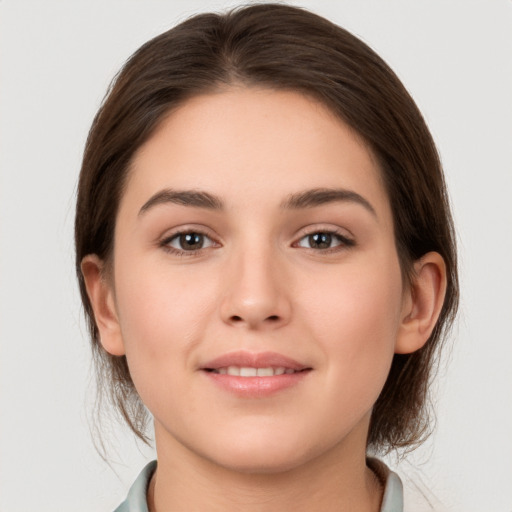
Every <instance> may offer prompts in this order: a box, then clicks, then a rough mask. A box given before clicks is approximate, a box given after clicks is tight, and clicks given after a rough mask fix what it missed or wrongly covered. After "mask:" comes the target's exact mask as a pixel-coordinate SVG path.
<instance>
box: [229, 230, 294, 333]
mask: <svg viewBox="0 0 512 512" xmlns="http://www.w3.org/2000/svg"><path fill="white" fill-rule="evenodd" d="M282 267H283V265H282V264H281V262H280V258H279V254H278V251H277V249H276V248H274V247H273V246H272V244H271V243H269V242H268V240H267V241H266V243H262V242H261V241H260V242H257V240H256V237H255V239H253V240H252V241H250V242H247V243H245V244H240V247H238V248H236V249H234V250H233V253H232V255H231V258H230V264H229V266H228V270H227V275H226V279H225V283H226V290H225V296H224V300H223V304H222V306H221V309H222V316H223V320H224V321H225V322H228V323H230V324H237V325H245V326H247V327H249V328H252V329H256V328H261V327H263V326H270V325H272V326H277V325H283V324H284V323H286V322H287V321H288V319H289V316H290V312H291V305H290V302H289V300H288V293H287V289H286V286H284V284H285V283H284V281H283V280H284V279H285V274H284V272H283V270H284V269H283V268H282Z"/></svg>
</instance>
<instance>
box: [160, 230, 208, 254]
mask: <svg viewBox="0 0 512 512" xmlns="http://www.w3.org/2000/svg"><path fill="white" fill-rule="evenodd" d="M165 245H167V246H169V247H172V248H173V249H176V250H177V251H198V250H200V249H204V248H206V247H211V246H212V245H213V242H212V240H211V239H210V238H209V237H207V236H206V235H203V234H202V233H196V232H193V231H191V232H189V233H179V234H177V235H175V236H173V237H172V238H171V239H170V240H169V241H167V242H166V244H165Z"/></svg>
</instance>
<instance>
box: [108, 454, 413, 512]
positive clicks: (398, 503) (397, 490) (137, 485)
mask: <svg viewBox="0 0 512 512" xmlns="http://www.w3.org/2000/svg"><path fill="white" fill-rule="evenodd" d="M367 464H368V467H369V468H370V469H371V470H372V471H373V472H374V473H375V474H376V475H377V477H378V478H379V480H380V481H381V482H382V483H383V485H384V496H383V498H382V505H381V508H380V512H403V509H404V505H403V501H404V500H403V487H402V481H401V480H400V477H399V476H398V475H397V474H396V473H394V472H393V471H391V470H390V469H389V468H388V467H387V466H386V464H384V463H383V462H382V461H380V460H378V459H373V458H370V459H367ZM155 469H156V460H154V461H152V462H150V463H149V464H148V465H147V466H146V467H145V468H144V469H143V470H142V471H141V472H140V474H139V476H138V477H137V479H136V480H135V482H134V483H133V485H132V486H131V488H130V490H129V492H128V496H127V497H126V500H124V501H123V503H121V505H119V507H117V508H116V509H115V511H114V512H148V504H147V501H146V494H147V491H148V486H149V481H150V480H151V477H152V476H153V473H154V472H155Z"/></svg>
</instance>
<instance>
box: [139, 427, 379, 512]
mask: <svg viewBox="0 0 512 512" xmlns="http://www.w3.org/2000/svg"><path fill="white" fill-rule="evenodd" d="M155 434H156V435H155V437H156V442H157V452H158V454H159V457H158V468H157V471H156V472H155V474H154V476H153V478H152V480H151V483H150V487H149V490H148V505H149V510H150V512H163V511H166V512H167V511H174V510H201V511H205V512H217V511H219V512H220V511H222V512H230V511H238V510H244V512H274V511H276V512H277V511H279V512H280V511H282V510H289V509H290V505H291V504H293V510H294V512H311V511H312V510H322V511H325V512H331V511H332V512H340V511H350V512H378V511H379V509H380V503H381V501H382V487H381V484H380V482H379V480H378V479H377V478H376V476H375V474H374V473H373V472H372V471H371V470H370V469H369V468H368V467H367V466H366V459H365V450H364V445H363V447H362V450H356V449H354V444H353V443H352V444H350V443H345V444H344V446H340V447H338V449H336V450H332V451H331V452H330V453H329V454H325V455H322V456H320V457H317V458H316V459H314V460H309V461H308V462H307V464H298V465H297V466H295V467H293V468H292V469H287V470H283V471H271V472H258V473H250V472H240V471H236V470H233V469H231V468H225V467H222V466H219V465H217V464H215V463H214V462H212V461H210V460H207V459H205V458H203V457H200V456H199V455H197V454H195V453H193V452H191V451H190V450H188V449H187V448H186V447H184V446H183V445H181V444H180V443H178V442H177V441H175V440H174V442H171V443H169V442H165V443H162V442H161V441H162V437H166V436H162V435H159V433H158V431H156V433H155ZM159 441H160V442H159ZM166 441H169V440H168V439H166ZM347 446H348V447H349V448H348V449H347V448H346V447H347ZM361 454H362V455H361Z"/></svg>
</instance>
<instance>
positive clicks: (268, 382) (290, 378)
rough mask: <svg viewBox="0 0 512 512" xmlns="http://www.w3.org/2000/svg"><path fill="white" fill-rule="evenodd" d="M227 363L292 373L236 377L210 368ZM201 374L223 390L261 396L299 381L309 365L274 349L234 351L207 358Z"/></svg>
mask: <svg viewBox="0 0 512 512" xmlns="http://www.w3.org/2000/svg"><path fill="white" fill-rule="evenodd" d="M229 366H239V367H252V368H268V367H273V368H279V367H281V368H286V369H291V370H294V371H295V373H291V374H290V373H284V374H282V375H274V376H272V377H239V376H236V375H228V374H220V373H215V372H213V371H212V370H217V369H219V368H226V367H229ZM200 370H201V372H202V374H203V375H204V376H205V377H206V378H208V379H209V381H210V382H213V383H214V384H215V385H217V386H219V387H220V389H222V390H223V391H225V392H228V393H230V394H233V395H235V396H237V397H239V398H265V397H269V396H272V395H274V394H276V393H278V392H280V391H283V390H285V389H289V388H292V387H294V386H296V385H297V384H299V383H300V382H301V381H302V380H304V378H305V377H306V376H307V375H309V373H310V372H311V370H312V368H311V367H309V366H307V365H305V364H302V363H300V362H298V361H296V360H294V359H291V358H289V357H286V356H284V355H282V354H278V353H276V352H258V353H252V352H246V351H237V352H230V353H227V354H224V355H222V356H220V357H217V358H215V359H212V360H211V361H208V362H207V363H206V364H204V365H202V366H201V368H200Z"/></svg>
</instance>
